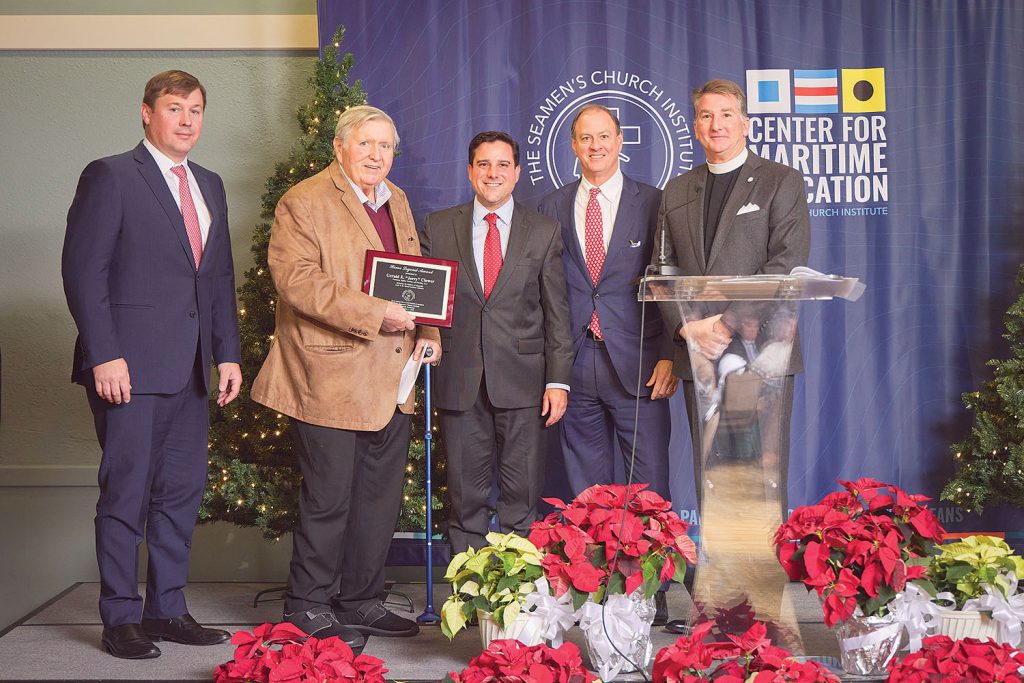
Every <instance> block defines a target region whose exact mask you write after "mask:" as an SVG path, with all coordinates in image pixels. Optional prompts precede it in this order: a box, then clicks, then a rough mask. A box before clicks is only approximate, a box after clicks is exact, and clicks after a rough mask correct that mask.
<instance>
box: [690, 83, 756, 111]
mask: <svg viewBox="0 0 1024 683" xmlns="http://www.w3.org/2000/svg"><path fill="white" fill-rule="evenodd" d="M712 93H714V94H715V95H730V96H732V97H735V98H736V102H737V103H738V104H739V108H740V115H741V116H743V118H747V95H746V93H744V92H743V88H741V87H740V86H739V85H737V84H736V83H734V82H733V81H727V80H725V79H724V78H716V79H715V80H712V81H708V82H707V83H705V84H704V85H702V86H701V87H699V88H696V89H695V90H694V91H693V92H691V93H690V101H691V102H692V103H693V113H694V115H696V114H697V101H698V100H700V98H701V97H703V96H704V95H710V94H712Z"/></svg>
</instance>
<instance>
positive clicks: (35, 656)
mask: <svg viewBox="0 0 1024 683" xmlns="http://www.w3.org/2000/svg"><path fill="white" fill-rule="evenodd" d="M267 588H273V585H271V584H259V583H193V584H189V586H188V588H187V589H186V596H187V600H188V605H189V610H190V611H191V613H192V615H193V616H194V617H195V618H196V619H197V620H198V621H199V622H200V623H202V624H204V625H208V626H216V627H219V628H223V629H227V630H229V631H232V632H234V631H237V630H239V629H247V630H248V629H251V628H252V627H253V626H256V625H259V624H261V623H263V622H268V621H269V622H276V621H279V620H280V618H281V601H280V594H275V595H273V596H270V597H266V598H264V599H263V600H262V601H261V602H260V603H259V604H258V605H257V606H255V607H254V606H253V599H254V598H255V596H256V594H257V593H258V592H259V591H261V590H264V589H267ZM393 589H394V590H396V591H401V592H402V593H405V594H406V595H408V596H409V597H410V598H412V600H413V603H414V607H415V612H414V613H415V614H417V615H418V614H419V613H420V612H422V610H423V607H424V604H425V602H426V587H425V585H424V584H416V583H406V584H396V585H395V586H393ZM140 590H141V589H140ZM446 590H447V587H446V586H445V585H436V586H435V588H434V595H435V608H436V609H440V604H441V602H442V601H443V598H444V595H445V591H446ZM787 590H788V591H791V592H792V596H793V599H794V601H795V604H796V609H797V619H798V621H799V622H800V628H801V632H802V635H803V640H804V647H805V649H806V651H807V654H808V655H817V656H829V657H836V656H837V655H838V651H837V647H836V639H835V635H834V634H833V633H832V632H831V631H829V630H828V629H826V628H825V626H824V624H823V623H822V617H821V607H820V605H819V603H818V599H817V597H816V596H815V595H814V594H810V595H808V594H807V593H806V591H805V590H804V588H803V586H802V585H799V584H789V586H787ZM98 595H99V584H96V583H78V584H74V585H73V586H71V587H70V588H68V589H67V590H66V591H64V592H63V593H61V594H60V595H58V596H56V597H55V598H54V599H53V600H51V601H49V602H48V603H46V604H45V605H43V606H42V607H41V608H40V609H38V610H37V611H36V612H34V613H33V614H31V615H29V616H28V617H26V618H25V619H23V620H22V621H21V622H19V623H18V624H15V625H14V626H12V627H11V628H10V629H9V630H8V631H7V632H6V633H4V634H3V636H2V637H0V681H34V682H37V683H38V682H42V681H61V682H67V681H98V680H109V681H122V682H123V681H145V682H147V683H152V682H153V681H174V682H175V683H177V682H181V681H210V680H211V678H212V675H213V671H214V669H215V668H216V667H217V665H218V664H220V663H221V662H224V661H227V660H229V659H230V658H231V656H232V652H233V650H234V646H233V645H231V644H230V643H225V644H222V645H214V646H211V647H188V646H184V645H177V644H175V643H166V642H162V643H159V647H160V649H161V650H162V651H163V655H162V656H160V657H158V658H157V659H151V660H145V661H127V660H122V659H116V658H114V657H111V656H109V655H108V654H106V653H105V652H103V650H101V649H100V633H101V631H102V626H101V625H100V623H99V616H98V614H97V608H96V603H97V599H98ZM668 595H669V608H670V613H671V616H672V617H673V618H677V617H678V618H683V617H685V616H686V615H687V614H688V613H689V609H690V607H691V606H692V603H691V602H690V599H689V596H688V595H687V593H686V591H685V590H684V589H683V588H682V587H681V586H673V588H672V590H670V591H669V593H668ZM396 611H400V610H396ZM400 613H401V612H400ZM652 635H653V644H654V651H655V653H656V652H657V651H658V650H660V649H661V648H663V647H665V646H667V645H669V644H670V643H672V642H673V641H674V640H675V638H676V636H675V635H673V634H670V633H665V632H664V631H662V630H661V629H660V628H655V629H654V631H653V634H652ZM568 639H569V640H571V641H573V642H575V643H576V644H577V645H579V646H580V650H581V652H582V653H583V658H584V663H585V664H588V665H589V659H588V657H587V651H586V646H585V645H584V641H583V634H582V633H581V632H580V631H579V629H575V628H574V629H573V630H572V631H571V632H570V633H569V637H568ZM364 652H365V653H366V654H371V655H373V656H375V657H379V658H380V659H382V660H384V662H385V666H386V667H387V668H388V670H389V672H388V674H387V678H388V679H389V680H400V681H408V682H409V683H413V682H414V681H438V680H440V679H441V678H442V677H443V676H444V675H445V674H446V673H447V672H449V671H453V670H460V669H462V668H463V667H464V666H465V665H466V664H467V663H468V662H469V660H470V659H471V658H472V657H474V656H475V655H477V654H479V652H480V638H479V634H478V633H477V631H476V629H475V628H473V629H471V630H470V631H469V632H463V633H460V634H459V635H458V637H456V638H455V640H454V641H451V642H449V641H448V639H447V638H445V637H444V636H443V635H441V631H440V629H439V628H437V627H436V626H434V627H424V628H423V629H422V630H421V632H420V634H419V635H418V636H416V637H414V638H376V637H372V638H370V640H369V642H368V644H367V646H366V649H365V651H364ZM617 680H642V679H641V677H640V676H639V674H629V675H623V676H621V677H620V678H618V679H617Z"/></svg>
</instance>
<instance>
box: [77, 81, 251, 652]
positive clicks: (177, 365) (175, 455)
mask: <svg viewBox="0 0 1024 683" xmlns="http://www.w3.org/2000/svg"><path fill="white" fill-rule="evenodd" d="M205 108H206V89H205V88H203V86H202V84H200V82H199V81H198V80H197V79H196V78H195V77H194V76H192V75H190V74H187V73H185V72H183V71H165V72H163V73H160V74H157V75H156V76H154V77H153V78H151V79H150V80H149V82H148V83H147V84H146V89H145V93H144V95H143V100H142V125H143V129H144V131H145V139H144V140H143V141H142V142H141V143H140V144H139V145H138V146H137V147H135V149H133V150H131V151H129V152H125V153H124V154H119V155H116V156H111V157H106V158H104V159H99V160H97V161H94V162H92V163H91V164H89V165H88V166H87V167H86V168H85V170H84V171H83V172H82V177H81V179H80V180H79V183H78V190H77V192H76V193H75V199H74V202H73V203H72V204H71V209H70V210H69V211H68V225H67V233H66V235H65V238H64V254H63V259H62V273H63V277H64V292H65V294H66V296H67V300H68V308H70V309H71V315H72V316H73V317H74V319H75V324H76V325H77V326H78V340H77V341H76V343H75V355H74V367H73V370H72V381H74V382H77V383H79V384H82V385H83V386H84V387H85V390H86V394H87V396H88V399H89V407H90V408H91V409H92V413H93V419H94V421H95V424H96V435H97V437H98V438H99V443H100V446H101V448H102V449H103V457H102V460H101V461H100V470H99V487H100V497H99V502H98V503H97V504H96V557H97V561H98V563H99V570H100V603H99V607H100V617H101V618H102V620H103V636H102V644H103V647H104V649H106V650H107V651H108V652H109V653H110V654H112V655H113V656H115V657H121V658H125V659H149V658H152V657H158V656H159V655H160V650H159V649H158V648H157V647H156V645H154V644H153V641H156V640H170V641H173V642H178V643H185V644H188V645H212V644H215V643H220V642H223V641H225V640H227V639H228V638H229V637H230V634H228V632H227V631H222V630H219V629H209V628H204V627H202V626H200V625H199V624H197V623H196V621H195V619H193V618H192V617H191V616H190V615H189V613H188V609H187V608H186V606H185V598H184V595H183V593H182V590H183V588H184V586H185V583H186V580H187V578H188V559H189V548H190V545H191V540H192V530H193V527H194V526H195V522H196V516H197V513H198V510H199V503H200V500H201V498H202V493H203V487H204V485H205V483H206V467H207V432H208V428H209V409H208V403H207V392H208V386H209V382H210V362H211V360H212V361H213V362H215V363H217V370H218V376H219V384H218V390H219V394H218V397H217V403H218V404H219V405H221V406H224V405H227V404H228V403H229V402H231V401H232V400H233V399H234V398H235V397H236V396H237V395H238V390H239V388H240V387H241V384H242V371H241V368H240V367H239V359H240V349H239V338H238V318H237V315H236V312H235V291H234V290H235V276H234V267H233V265H232V262H231V242H230V240H229V235H228V213H227V201H226V198H225V196H224V184H223V183H222V182H221V179H220V177H219V176H217V175H216V174H215V173H212V172H210V171H208V170H206V169H204V168H202V167H200V166H199V165H198V164H195V163H191V162H189V161H188V160H187V158H186V157H187V155H188V152H189V151H190V150H191V149H192V147H193V146H194V145H195V144H196V142H197V141H198V140H199V135H200V133H201V132H202V128H203V112H204V110H205ZM143 537H145V538H146V541H147V548H148V551H149V563H148V572H147V578H146V598H145V601H143V599H142V598H141V597H140V596H139V593H138V588H137V583H136V581H137V576H138V572H139V549H138V546H139V544H140V543H141V542H142V539H143Z"/></svg>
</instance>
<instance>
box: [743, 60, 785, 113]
mask: <svg viewBox="0 0 1024 683" xmlns="http://www.w3.org/2000/svg"><path fill="white" fill-rule="evenodd" d="M789 85H790V81H789V69H749V70H747V113H750V114H788V113H790V112H791V111H793V110H792V108H791V106H790V87H789Z"/></svg>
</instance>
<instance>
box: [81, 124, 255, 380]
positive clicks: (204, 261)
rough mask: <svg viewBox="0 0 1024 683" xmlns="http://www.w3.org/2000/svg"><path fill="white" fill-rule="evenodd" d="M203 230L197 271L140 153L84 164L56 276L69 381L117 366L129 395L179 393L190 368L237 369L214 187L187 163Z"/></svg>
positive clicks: (227, 257) (225, 243) (152, 166)
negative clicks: (69, 329) (65, 312)
mask: <svg viewBox="0 0 1024 683" xmlns="http://www.w3.org/2000/svg"><path fill="white" fill-rule="evenodd" d="M189 167H190V168H191V169H192V173H193V174H194V175H195V178H196V182H197V183H198V184H199V189H200V191H201V192H202V194H203V200H204V201H205V202H206V205H207V207H208V208H209V210H210V215H211V218H212V224H211V225H210V232H209V236H208V237H207V241H206V246H205V247H204V249H203V255H202V258H201V259H200V265H199V269H198V271H197V270H196V267H195V262H194V260H193V257H192V249H191V246H190V245H189V241H188V235H187V234H186V232H185V223H184V220H183V219H182V217H181V211H180V210H179V209H178V205H177V204H176V202H175V201H174V197H173V196H172V195H171V191H170V188H169V187H168V185H167V181H166V180H164V177H163V176H162V175H161V174H160V169H159V167H158V166H157V164H156V161H155V160H154V159H153V155H152V154H150V153H149V150H147V149H146V148H145V146H143V145H142V143H139V145H138V146H137V147H135V149H133V150H131V151H129V152H125V153H123V154H118V155H115V156H111V157H106V158H104V159H98V160H96V161H93V162H92V163H90V164H89V165H88V166H87V167H86V168H85V170H84V171H83V172H82V176H81V178H80V179H79V182H78V190H77V191H76V192H75V199H74V202H72V204H71V209H70V210H69V211H68V224H67V232H66V234H65V237H64V253H63V257H62V260H61V272H62V275H63V278H64V292H65V294H66V296H67V300H68V307H69V308H70V309H71V315H72V317H74V319H75V324H76V325H77V326H78V340H77V341H76V342H75V354H74V363H73V369H72V375H71V378H72V381H73V382H78V383H79V384H85V385H88V384H91V383H92V372H91V369H92V368H93V367H94V366H96V365H99V364H100V363H104V362H106V361H110V360H114V359H116V358H124V359H125V360H126V361H127V363H128V373H129V375H130V377H131V384H132V393H137V394H154V393H159V394H170V393H176V392H178V391H181V390H182V389H183V388H184V387H185V384H186V383H187V382H188V380H189V377H190V374H191V372H192V368H193V367H194V366H195V362H196V352H197V348H198V352H199V357H200V358H201V359H202V363H201V365H202V368H203V378H204V381H205V382H206V385H207V388H209V380H210V360H211V359H212V360H213V361H214V362H216V363H225V362H236V363H237V362H239V361H240V358H241V353H240V349H239V334H238V318H237V315H236V312H235V274H234V267H233V266H232V261H231V240H230V235H229V234H228V208H227V200H226V197H225V194H224V183H223V182H222V181H221V179H220V177H219V176H218V175H217V174H216V173H213V172H211V171H208V170H206V169H205V168H203V167H201V166H199V165H198V164H196V163H193V162H191V161H190V162H189Z"/></svg>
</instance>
